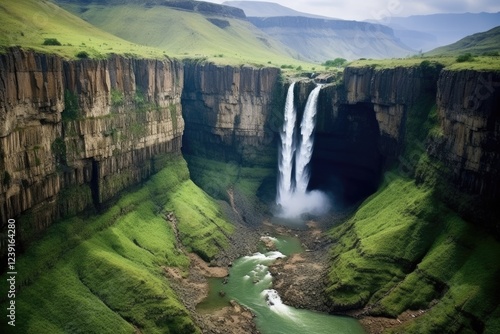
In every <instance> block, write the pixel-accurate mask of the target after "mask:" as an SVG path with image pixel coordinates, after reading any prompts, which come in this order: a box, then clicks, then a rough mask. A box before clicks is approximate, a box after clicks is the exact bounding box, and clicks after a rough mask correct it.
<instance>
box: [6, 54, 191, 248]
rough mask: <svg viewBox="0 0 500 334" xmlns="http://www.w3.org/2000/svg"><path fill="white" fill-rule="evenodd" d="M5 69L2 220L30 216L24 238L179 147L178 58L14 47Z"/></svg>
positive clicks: (141, 175)
mask: <svg viewBox="0 0 500 334" xmlns="http://www.w3.org/2000/svg"><path fill="white" fill-rule="evenodd" d="M0 73H1V80H0V119H1V120H2V122H1V128H0V144H1V145H0V148H1V150H2V151H1V152H0V153H1V155H0V174H1V176H2V180H1V181H2V182H1V184H0V194H1V197H0V207H1V210H0V211H1V221H2V224H3V223H4V222H6V221H7V219H8V218H18V217H19V216H20V215H21V214H22V215H23V217H24V218H23V219H22V220H23V221H22V224H19V225H18V227H19V229H20V231H19V233H20V238H19V240H20V241H23V240H29V239H30V238H31V237H32V234H34V233H36V232H38V231H40V230H42V229H44V228H45V227H47V226H48V225H49V224H50V223H52V222H53V221H54V220H56V219H58V218H60V217H62V216H65V215H67V214H71V213H72V214H74V213H77V212H80V211H82V210H83V209H85V208H86V207H89V206H92V205H94V206H99V205H100V204H101V203H103V202H105V201H107V200H109V199H110V198H111V197H113V196H115V195H116V194H117V193H118V192H119V191H121V190H123V189H124V188H126V187H128V186H130V185H133V184H137V183H138V182H140V181H141V180H143V179H145V178H147V177H148V176H149V175H151V173H153V172H154V163H153V162H154V158H155V157H156V156H158V155H159V154H162V153H167V152H180V147H181V138H182V133H183V129H184V122H183V118H182V114H181V104H180V101H181V92H182V87H183V68H182V64H180V63H178V62H176V61H172V60H170V59H165V60H133V59H127V58H123V57H119V56H115V57H112V58H110V59H106V60H80V61H65V60H62V59H61V58H58V57H55V56H47V55H41V54H37V53H34V52H29V51H22V50H20V49H13V50H11V51H10V52H9V53H7V54H5V55H1V56H0Z"/></svg>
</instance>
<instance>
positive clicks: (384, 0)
mask: <svg viewBox="0 0 500 334" xmlns="http://www.w3.org/2000/svg"><path fill="white" fill-rule="evenodd" d="M205 1H209V2H215V3H222V2H223V1H221V0H205ZM269 2H275V3H279V4H281V5H282V6H286V7H289V8H292V9H295V10H298V11H302V12H306V13H311V14H317V15H323V16H330V17H335V18H342V19H355V20H377V19H378V17H380V16H383V17H387V16H388V15H389V16H410V15H423V14H436V13H465V12H472V13H478V12H499V11H500V1H498V0H438V1H436V0H419V1H413V0H372V1H370V2H367V1H365V0H349V1H347V0H332V1H326V0H313V1H308V0H296V1H293V2H290V1H285V0H269Z"/></svg>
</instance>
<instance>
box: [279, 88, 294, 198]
mask: <svg viewBox="0 0 500 334" xmlns="http://www.w3.org/2000/svg"><path fill="white" fill-rule="evenodd" d="M294 87H295V82H293V83H292V84H291V85H290V87H289V88H288V92H287V94H286V103H285V120H284V123H283V130H282V131H281V149H280V159H279V180H278V195H277V201H276V202H277V203H278V204H279V205H284V204H285V203H286V202H288V201H289V200H290V197H291V194H292V193H293V183H292V170H293V154H294V153H295V143H294V134H295V121H296V119H297V112H296V110H295V106H294V105H293V101H294V95H293V89H294Z"/></svg>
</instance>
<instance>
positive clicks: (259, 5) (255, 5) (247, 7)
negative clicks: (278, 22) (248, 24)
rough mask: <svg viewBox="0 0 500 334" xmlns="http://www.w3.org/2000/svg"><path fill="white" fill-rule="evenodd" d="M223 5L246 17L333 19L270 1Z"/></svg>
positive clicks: (231, 2)
mask: <svg viewBox="0 0 500 334" xmlns="http://www.w3.org/2000/svg"><path fill="white" fill-rule="evenodd" d="M222 4H223V5H227V6H232V7H236V8H240V9H242V10H243V11H244V12H245V14H246V16H256V17H274V16H303V17H312V18H323V19H331V18H330V17H327V16H321V15H315V14H309V13H304V12H299V11H296V10H295V9H291V8H288V7H285V6H282V5H280V4H278V3H275V2H268V1H224V2H223V3H222Z"/></svg>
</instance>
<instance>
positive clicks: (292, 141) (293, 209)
mask: <svg viewBox="0 0 500 334" xmlns="http://www.w3.org/2000/svg"><path fill="white" fill-rule="evenodd" d="M294 87H295V82H294V83H292V84H291V85H290V87H289V88H288V92H287V97H286V103H285V120H284V123H283V130H282V132H281V147H280V158H279V178H278V192H277V197H276V204H278V206H279V208H280V212H279V214H278V215H279V216H280V217H283V218H299V217H300V216H302V215H303V214H314V215H321V214H324V213H326V212H327V211H328V210H329V208H330V203H329V200H328V198H327V196H326V195H325V194H324V193H322V192H320V191H317V190H313V191H310V192H308V191H307V186H308V184H309V179H310V173H309V169H308V165H309V162H310V161H311V157H312V153H313V148H314V127H315V125H316V110H317V104H318V96H319V91H320V89H321V86H320V85H318V86H317V87H316V88H315V89H314V90H313V91H312V92H311V93H310V94H309V97H308V99H307V103H306V107H305V110H304V115H303V117H302V122H301V125H300V144H299V145H297V143H296V142H297V140H298V138H297V137H299V136H296V135H295V127H296V124H295V123H296V120H297V111H296V110H295V107H294V92H293V90H294ZM297 146H298V149H297ZM294 163H295V168H294ZM293 172H295V173H293Z"/></svg>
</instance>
